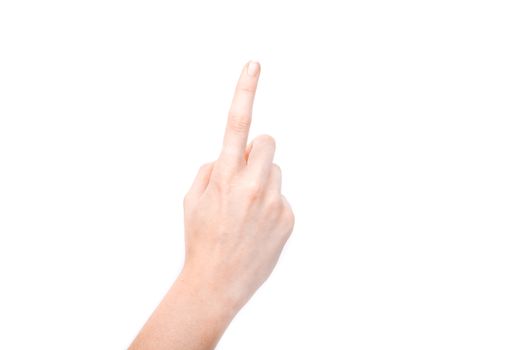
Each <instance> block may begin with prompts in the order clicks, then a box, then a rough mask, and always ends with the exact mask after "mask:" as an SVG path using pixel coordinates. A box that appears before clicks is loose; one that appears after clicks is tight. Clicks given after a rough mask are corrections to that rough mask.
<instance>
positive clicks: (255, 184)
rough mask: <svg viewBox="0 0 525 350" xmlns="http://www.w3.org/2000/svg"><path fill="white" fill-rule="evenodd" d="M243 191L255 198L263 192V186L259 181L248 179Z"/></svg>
mask: <svg viewBox="0 0 525 350" xmlns="http://www.w3.org/2000/svg"><path fill="white" fill-rule="evenodd" d="M245 191H246V193H247V194H248V196H249V197H250V198H257V197H259V196H260V195H261V194H262V192H263V186H262V184H261V183H260V182H259V181H255V180H253V181H250V182H247V183H246V184H245Z"/></svg>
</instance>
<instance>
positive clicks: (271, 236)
mask: <svg viewBox="0 0 525 350" xmlns="http://www.w3.org/2000/svg"><path fill="white" fill-rule="evenodd" d="M259 73H260V66H259V64H258V63H256V62H249V63H248V64H247V65H246V66H245V67H244V69H243V71H242V73H241V76H240V78H239V81H238V83H237V87H236V90H235V95H234V97H233V101H232V105H231V108H230V111H229V114H228V122H227V125H226V131H225V134H224V141H223V147H222V150H221V152H220V155H219V157H218V159H217V160H216V161H214V162H211V163H207V164H204V165H203V166H202V167H201V168H200V170H199V172H198V174H197V176H196V178H195V180H194V182H193V185H192V186H191V188H190V190H189V191H188V192H187V194H186V196H185V198H184V227H185V241H186V258H185V263H184V268H183V271H182V273H181V275H182V276H183V277H184V278H185V279H186V280H187V281H193V283H198V284H199V286H200V288H209V289H208V290H210V291H215V292H217V291H220V293H221V298H222V299H221V300H222V301H223V302H227V303H229V305H231V306H232V307H233V308H234V310H239V309H240V308H241V307H242V306H243V305H244V304H245V303H246V302H247V301H248V300H249V298H250V297H251V296H252V295H253V293H254V292H255V291H256V290H257V288H259V286H260V285H261V284H262V283H263V282H264V281H265V280H266V279H267V278H268V276H269V275H270V273H271V272H272V270H273V268H274V266H275V264H276V263H277V260H278V258H279V255H280V253H281V250H282V248H283V246H284V244H285V243H286V241H287V239H288V237H289V236H290V234H291V232H292V230H293V226H294V220H295V219H294V214H293V212H292V209H291V207H290V205H289V203H288V201H287V200H286V198H285V197H284V196H283V195H282V194H281V170H280V168H279V166H277V165H276V164H273V157H274V153H275V141H274V139H273V138H272V137H271V136H268V135H261V136H258V137H256V138H255V139H254V140H253V141H252V143H251V144H250V145H249V146H248V147H247V146H246V142H247V138H248V132H249V128H250V124H251V119H252V106H253V100H254V98H255V90H256V88H257V81H258V78H259Z"/></svg>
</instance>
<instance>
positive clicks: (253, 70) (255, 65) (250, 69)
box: [246, 60, 261, 77]
mask: <svg viewBox="0 0 525 350" xmlns="http://www.w3.org/2000/svg"><path fill="white" fill-rule="evenodd" d="M260 71H261V64H260V63H259V62H258V61H254V60H251V61H249V62H248V66H247V69H246V72H247V73H248V76H250V77H255V76H257V75H258V74H259V72H260Z"/></svg>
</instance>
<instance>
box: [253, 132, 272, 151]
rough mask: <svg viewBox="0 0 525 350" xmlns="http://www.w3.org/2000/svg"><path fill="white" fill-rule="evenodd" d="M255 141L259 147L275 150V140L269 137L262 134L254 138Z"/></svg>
mask: <svg viewBox="0 0 525 350" xmlns="http://www.w3.org/2000/svg"><path fill="white" fill-rule="evenodd" d="M256 140H257V142H258V143H260V144H261V145H264V146H266V147H270V148H275V139H274V138H273V136H271V135H267V134H263V135H259V136H257V137H256Z"/></svg>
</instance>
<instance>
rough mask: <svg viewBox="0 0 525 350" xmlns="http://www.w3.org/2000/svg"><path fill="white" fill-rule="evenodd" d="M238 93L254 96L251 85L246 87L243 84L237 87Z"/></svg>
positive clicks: (253, 88) (253, 89)
mask: <svg viewBox="0 0 525 350" xmlns="http://www.w3.org/2000/svg"><path fill="white" fill-rule="evenodd" d="M239 91H242V92H246V93H248V94H254V93H255V87H254V86H253V85H251V84H246V85H244V84H243V85H240V86H239Z"/></svg>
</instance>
